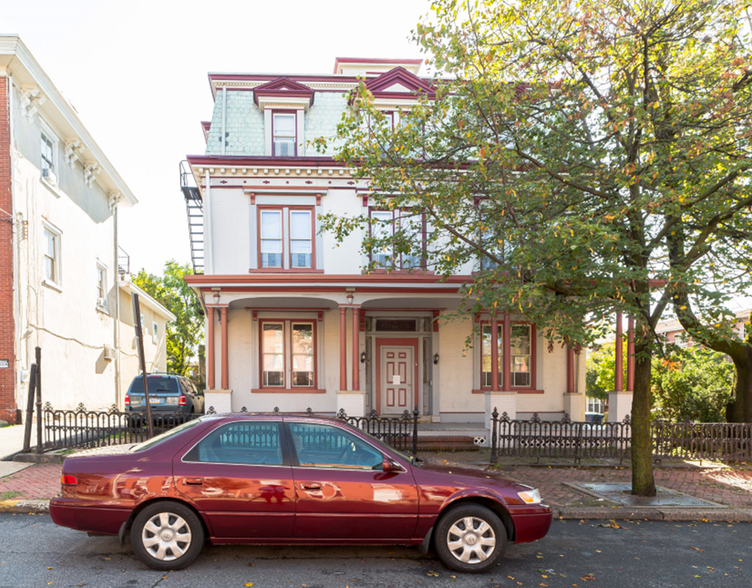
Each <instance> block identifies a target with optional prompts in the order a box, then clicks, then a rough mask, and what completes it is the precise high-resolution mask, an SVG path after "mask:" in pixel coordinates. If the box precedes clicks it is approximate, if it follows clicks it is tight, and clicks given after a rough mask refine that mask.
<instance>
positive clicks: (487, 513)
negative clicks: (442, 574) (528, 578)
mask: <svg viewBox="0 0 752 588" xmlns="http://www.w3.org/2000/svg"><path fill="white" fill-rule="evenodd" d="M435 546H436V552H437V553H438V555H439V557H440V558H441V561H442V562H443V563H444V565H446V566H447V567H448V568H451V569H453V570H457V571H458V572H485V571H486V570H488V569H490V568H492V567H493V566H495V565H496V563H497V562H498V561H499V560H500V559H501V558H502V557H503V556H504V552H505V551H506V548H507V532H506V528H505V527H504V523H502V522H501V520H500V519H499V517H498V516H497V515H496V513H494V512H493V511H492V510H490V509H488V508H486V507H485V506H481V505H478V504H468V505H464V506H458V507H456V508H453V509H452V510H451V511H449V512H448V513H446V515H444V516H443V517H442V518H441V519H440V520H439V523H438V525H437V527H436V535H435Z"/></svg>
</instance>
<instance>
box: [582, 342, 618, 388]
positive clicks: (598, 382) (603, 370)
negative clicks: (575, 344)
mask: <svg viewBox="0 0 752 588" xmlns="http://www.w3.org/2000/svg"><path fill="white" fill-rule="evenodd" d="M623 347H624V349H623V355H622V357H624V358H626V357H627V344H626V342H624V344H623ZM615 349H616V344H615V343H603V344H601V345H595V346H593V348H591V349H588V353H587V362H586V363H587V371H586V387H585V390H586V392H587V395H588V396H590V397H592V398H598V399H600V400H605V401H607V402H608V393H609V392H612V391H613V390H615V389H616V387H615V384H616V383H615V376H614V374H615V372H616V357H615V352H614V351H615ZM626 364H627V362H626V361H624V362H623V372H624V373H623V374H622V378H623V379H622V381H623V382H626V381H627V365H626Z"/></svg>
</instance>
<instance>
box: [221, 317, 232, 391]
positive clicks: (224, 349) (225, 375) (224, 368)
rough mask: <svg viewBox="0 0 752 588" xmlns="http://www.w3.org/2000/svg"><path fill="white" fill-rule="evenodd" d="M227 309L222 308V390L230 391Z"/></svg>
mask: <svg viewBox="0 0 752 588" xmlns="http://www.w3.org/2000/svg"><path fill="white" fill-rule="evenodd" d="M227 356H228V349H227V307H226V306H223V307H222V390H229V389H230V383H229V375H228V373H227V372H228V369H227Z"/></svg>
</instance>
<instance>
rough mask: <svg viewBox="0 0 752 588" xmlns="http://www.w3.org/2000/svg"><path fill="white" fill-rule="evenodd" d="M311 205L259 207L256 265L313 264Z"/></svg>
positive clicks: (312, 265) (304, 266)
mask: <svg viewBox="0 0 752 588" xmlns="http://www.w3.org/2000/svg"><path fill="white" fill-rule="evenodd" d="M314 219H315V217H314V214H313V208H312V207H295V208H292V207H287V208H272V207H263V208H259V255H260V259H259V267H261V268H280V269H282V268H286V269H287V268H289V269H307V268H313V267H314V265H315V264H314V241H313V236H314Z"/></svg>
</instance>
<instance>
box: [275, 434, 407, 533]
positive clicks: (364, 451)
mask: <svg viewBox="0 0 752 588" xmlns="http://www.w3.org/2000/svg"><path fill="white" fill-rule="evenodd" d="M287 427H288V431H289V435H290V438H291V439H292V441H293V445H294V451H295V455H294V457H293V477H294V480H295V495H296V499H297V511H296V516H295V538H296V539H316V538H319V539H355V540H368V539H408V538H410V537H412V534H413V532H414V530H415V526H416V524H417V515H418V494H417V490H416V487H415V480H414V479H413V475H412V473H411V472H409V471H406V472H397V473H393V472H383V471H380V470H379V469H374V468H380V467H381V463H382V462H383V454H382V453H381V451H380V450H379V449H377V448H376V447H374V446H372V445H370V444H369V443H367V442H366V441H364V440H363V439H361V438H360V437H358V436H357V435H355V434H354V433H353V432H351V431H348V430H346V429H343V428H341V427H337V426H334V425H323V424H312V423H300V422H298V423H296V422H291V423H288V424H287Z"/></svg>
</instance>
